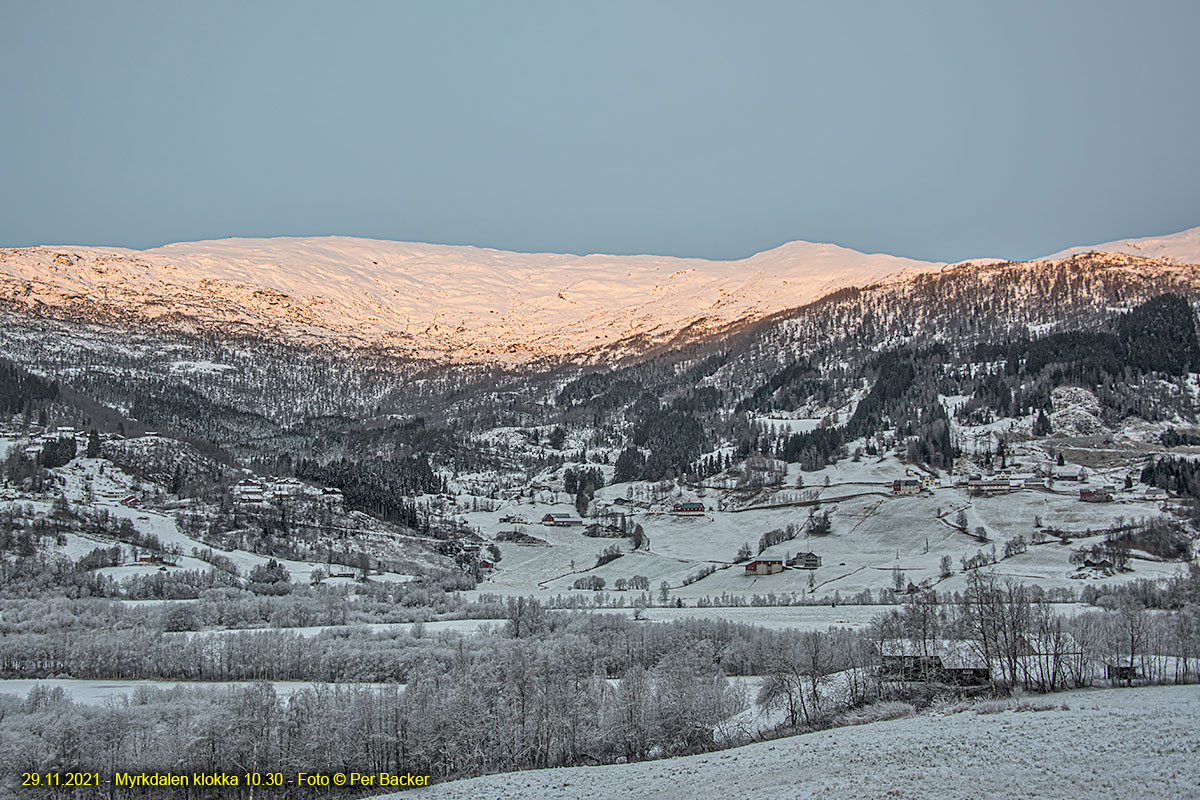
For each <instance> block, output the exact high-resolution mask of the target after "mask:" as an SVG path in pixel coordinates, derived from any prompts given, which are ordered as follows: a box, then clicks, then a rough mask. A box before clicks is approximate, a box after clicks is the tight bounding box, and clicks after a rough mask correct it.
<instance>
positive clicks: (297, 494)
mask: <svg viewBox="0 0 1200 800" xmlns="http://www.w3.org/2000/svg"><path fill="white" fill-rule="evenodd" d="M230 493H231V494H232V495H233V501H234V502H235V503H238V504H240V505H248V506H258V505H269V504H271V503H280V502H288V501H294V500H299V499H307V500H318V501H320V502H322V503H324V504H325V505H326V506H328V507H329V508H330V509H332V510H337V511H340V510H341V509H342V504H343V497H342V492H341V490H340V489H330V488H326V487H323V486H313V485H311V484H307V483H304V482H303V481H301V480H298V479H296V478H268V479H265V480H261V479H256V478H243V479H242V480H240V481H238V482H237V483H236V484H234V486H233V487H232V489H231V490H230Z"/></svg>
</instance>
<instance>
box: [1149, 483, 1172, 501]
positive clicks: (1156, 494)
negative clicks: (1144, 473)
mask: <svg viewBox="0 0 1200 800" xmlns="http://www.w3.org/2000/svg"><path fill="white" fill-rule="evenodd" d="M1145 498H1146V499H1147V500H1166V499H1167V490H1166V489H1160V488H1159V487H1157V486H1151V487H1149V488H1148V489H1146V494H1145Z"/></svg>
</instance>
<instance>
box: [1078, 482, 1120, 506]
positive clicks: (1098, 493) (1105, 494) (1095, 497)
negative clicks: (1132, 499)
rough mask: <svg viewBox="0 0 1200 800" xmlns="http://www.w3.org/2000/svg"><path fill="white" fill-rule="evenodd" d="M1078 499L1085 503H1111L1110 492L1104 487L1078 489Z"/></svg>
mask: <svg viewBox="0 0 1200 800" xmlns="http://www.w3.org/2000/svg"><path fill="white" fill-rule="evenodd" d="M1079 499H1080V500H1082V501H1083V502H1085V503H1111V502H1112V501H1113V496H1112V492H1111V491H1110V490H1109V487H1107V486H1105V487H1102V488H1100V489H1080V490H1079Z"/></svg>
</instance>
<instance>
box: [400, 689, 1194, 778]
mask: <svg viewBox="0 0 1200 800" xmlns="http://www.w3.org/2000/svg"><path fill="white" fill-rule="evenodd" d="M1022 703H1025V704H1027V705H1028V706H1029V707H1031V708H1030V709H1029V710H1017V709H1018V708H1019V707H1020V706H1021V704H1022ZM1043 708H1044V709H1047V710H1032V709H1043ZM1197 730H1200V687H1196V686H1173V687H1148V688H1138V689H1102V690H1088V691H1075V692H1065V693H1061V694H1055V695H1045V696H1034V697H1030V698H1027V699H1025V700H1015V701H995V702H990V703H988V702H985V703H981V704H979V705H976V706H973V707H971V708H969V709H968V710H962V711H957V712H954V711H943V712H940V713H938V712H927V713H923V714H920V715H918V716H914V717H908V718H903V719H897V720H891V721H887V722H875V723H870V724H866V725H858V726H853V727H846V728H836V729H833V730H828V731H821V732H818V733H810V734H805V735H802V736H795V737H790V738H786V739H777V740H775V741H771V742H763V743H760V744H753V745H748V746H745V747H739V748H735V749H731V750H725V751H721V752H715V753H707V754H704V755H697V756H687V757H684V758H673V759H667V760H662V761H650V762H642V763H636V764H620V765H611V766H599V767H573V768H567V769H548V770H536V771H527V772H514V773H507V774H500V775H489V776H485V777H482V778H473V779H471V780H463V781H454V782H450V783H445V784H441V785H437V786H432V787H429V788H427V789H412V790H409V791H406V792H404V793H403V794H394V795H387V797H391V798H395V799H396V800H401V798H420V800H451V799H452V798H453V800H460V798H472V800H543V798H544V799H545V800H594V798H606V800H607V799H610V798H611V799H612V800H620V798H630V800H632V799H633V798H637V800H683V799H684V798H686V800H727V799H728V798H744V799H745V800H799V799H800V798H822V799H823V800H837V799H838V798H846V800H859V799H860V798H905V799H915V798H938V799H939V800H941V798H946V799H947V800H953V799H957V798H963V799H966V798H981V799H982V798H1022V800H1092V799H1093V798H1097V799H1100V798H1112V799H1113V800H1127V798H1130V797H1138V798H1155V800H1171V799H1172V798H1178V800H1183V799H1184V798H1195V797H1197V796H1198V790H1197V787H1198V786H1200V741H1198V740H1197V738H1196V736H1195V732H1196V731H1197Z"/></svg>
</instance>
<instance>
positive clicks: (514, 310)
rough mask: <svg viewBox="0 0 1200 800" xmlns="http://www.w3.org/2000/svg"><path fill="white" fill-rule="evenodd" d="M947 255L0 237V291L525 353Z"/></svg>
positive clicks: (158, 313) (748, 317) (796, 297)
mask: <svg viewBox="0 0 1200 800" xmlns="http://www.w3.org/2000/svg"><path fill="white" fill-rule="evenodd" d="M1153 241H1154V242H1157V244H1155V245H1154V247H1153V248H1150V249H1147V250H1146V251H1145V252H1142V251H1138V252H1139V254H1141V255H1147V256H1151V257H1155V258H1163V259H1166V260H1173V261H1175V262H1176V263H1179V262H1181V261H1187V262H1194V261H1200V247H1198V246H1196V242H1197V241H1200V228H1197V229H1193V230H1192V231H1187V232H1184V233H1182V234H1177V235H1176V236H1175V237H1167V238H1166V239H1159V240H1153ZM1136 244H1137V243H1136V242H1132V243H1124V244H1122V247H1125V246H1126V245H1128V246H1136ZM1147 247H1149V245H1147ZM1083 249H1099V248H1098V247H1093V248H1083ZM1126 251H1128V250H1127V248H1126ZM994 260H995V259H984V261H988V262H991V261H994ZM944 266H946V265H944V264H940V263H933V262H926V261H916V260H912V259H906V258H899V257H896V256H890V255H884V254H865V253H860V252H857V251H854V250H849V249H846V248H843V247H838V246H836V245H832V244H813V243H809V242H791V243H789V244H785V245H782V246H780V247H777V248H775V249H773V250H768V251H765V252H762V253H758V254H756V255H753V256H750V257H749V258H745V259H741V260H738V261H709V260H705V259H698V258H672V257H666V256H641V255H639V256H612V255H587V256H575V255H562V254H553V253H513V252H507V251H502V250H491V249H483V248H476V247H455V246H445V245H429V244H410V243H403V242H388V241H379V240H371V239H355V238H348V237H340V236H329V237H316V238H277V239H223V240H216V241H207V242H192V243H182V244H171V245H166V246H164V247H159V248H155V249H151V250H144V251H137V250H125V249H121V248H102V247H76V246H44V247H32V248H17V249H0V301H2V302H3V303H4V304H6V305H9V306H11V307H14V308H16V309H19V310H20V309H23V310H26V311H33V312H36V313H41V312H43V311H45V310H47V309H50V310H55V311H58V312H62V313H67V314H71V315H74V316H78V317H81V318H83V319H88V320H105V321H119V322H122V323H131V322H133V323H151V324H155V323H157V324H164V325H167V326H169V327H171V328H173V329H176V330H185V329H187V328H188V327H200V326H205V327H211V326H218V327H223V328H225V329H226V330H227V331H231V332H245V331H247V330H251V329H253V330H254V331H256V332H258V333H266V334H273V335H277V336H280V337H286V338H289V339H293V340H297V341H305V340H308V341H320V342H327V343H332V344H336V345H339V346H363V345H369V346H382V347H387V348H389V349H391V350H393V351H395V352H398V353H402V354H409V355H412V356H415V357H423V358H436V359H452V360H459V361H474V360H488V361H494V360H502V361H508V362H513V363H522V362H529V361H535V360H538V359H541V358H560V357H564V356H572V355H576V354H582V353H606V354H607V355H608V356H610V357H611V356H618V355H624V354H630V353H636V352H639V351H642V350H645V349H646V348H647V347H650V346H653V345H655V344H661V343H665V342H669V341H671V340H672V339H674V338H675V337H676V336H678V335H679V334H681V333H683V334H685V335H687V336H699V335H704V334H707V333H713V332H716V331H720V330H722V329H724V328H726V327H727V326H730V325H734V324H738V323H743V322H747V321H753V320H757V319H761V318H763V317H765V316H768V315H770V314H773V313H776V312H779V311H783V310H785V309H790V308H795V307H797V306H801V305H803V304H805V303H809V302H812V301H814V300H817V299H818V298H820V297H822V296H824V295H826V294H828V293H829V292H831V291H834V290H836V289H839V288H844V287H848V286H859V287H861V286H867V285H871V284H875V283H879V282H882V281H891V280H903V279H904V278H905V277H906V276H911V275H915V274H919V273H927V272H933V271H938V270H940V269H942V268H943V267H944Z"/></svg>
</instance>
